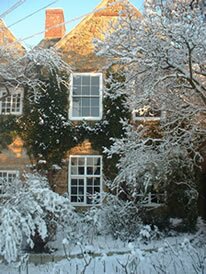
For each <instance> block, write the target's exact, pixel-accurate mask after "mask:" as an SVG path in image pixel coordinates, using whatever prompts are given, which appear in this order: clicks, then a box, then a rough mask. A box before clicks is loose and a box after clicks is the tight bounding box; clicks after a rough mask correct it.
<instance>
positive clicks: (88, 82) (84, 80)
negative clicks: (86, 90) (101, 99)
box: [82, 76, 90, 86]
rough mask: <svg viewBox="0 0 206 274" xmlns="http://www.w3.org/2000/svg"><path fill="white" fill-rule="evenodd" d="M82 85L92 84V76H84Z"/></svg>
mask: <svg viewBox="0 0 206 274" xmlns="http://www.w3.org/2000/svg"><path fill="white" fill-rule="evenodd" d="M82 85H83V86H90V76H82Z"/></svg>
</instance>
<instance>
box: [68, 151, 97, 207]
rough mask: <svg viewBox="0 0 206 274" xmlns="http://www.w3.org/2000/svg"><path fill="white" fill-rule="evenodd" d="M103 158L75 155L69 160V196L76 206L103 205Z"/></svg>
mask: <svg viewBox="0 0 206 274" xmlns="http://www.w3.org/2000/svg"><path fill="white" fill-rule="evenodd" d="M101 192H102V157H101V156H98V155H73V156H70V160H69V196H70V200H71V202H72V203H73V204H74V205H92V204H99V203H101Z"/></svg>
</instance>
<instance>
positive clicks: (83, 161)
mask: <svg viewBox="0 0 206 274" xmlns="http://www.w3.org/2000/svg"><path fill="white" fill-rule="evenodd" d="M78 164H79V166H84V164H85V159H84V157H79V158H78Z"/></svg>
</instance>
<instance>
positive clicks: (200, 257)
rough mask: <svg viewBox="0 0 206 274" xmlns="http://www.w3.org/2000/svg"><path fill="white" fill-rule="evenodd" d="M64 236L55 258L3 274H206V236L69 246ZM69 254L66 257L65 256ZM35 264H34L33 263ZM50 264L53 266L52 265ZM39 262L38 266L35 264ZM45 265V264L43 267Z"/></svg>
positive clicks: (43, 257)
mask: <svg viewBox="0 0 206 274" xmlns="http://www.w3.org/2000/svg"><path fill="white" fill-rule="evenodd" d="M62 236H64V235H60V234H59V236H58V237H57V239H56V240H55V241H54V242H52V243H51V244H50V245H51V246H53V248H57V246H58V250H56V251H55V252H53V253H52V254H41V255H36V254H35V255H32V256H31V257H30V263H25V264H24V265H22V266H21V267H19V266H18V265H12V266H11V265H10V266H7V265H4V264H2V265H1V266H0V273H2V274H16V273H17V274H18V273H22V274H24V273H25V274H44V273H50V274H67V273H68V274H70V273H71V274H80V273H85V274H105V273H107V274H113V273H120V274H121V273H125V274H137V273H138V274H143V273H144V274H147V273H148V274H149V273H150V274H151V273H169V274H173V273H174V274H176V273H178V274H182V273H186V274H193V273H194V274H195V273H201V274H203V273H206V249H205V244H203V241H204V237H205V234H204V233H203V231H198V233H196V234H181V235H178V236H175V237H167V238H164V239H160V240H152V241H147V242H146V241H145V242H144V241H140V240H138V241H135V242H131V243H125V242H122V241H120V240H114V239H112V238H111V237H110V236H106V237H97V238H95V239H92V241H91V243H89V244H85V245H83V244H80V243H78V244H77V245H75V246H72V245H69V243H68V242H67V241H66V240H63V244H61V243H62ZM65 251H66V254H65ZM52 260H53V261H55V262H52ZM32 261H33V263H32ZM48 261H50V262H48ZM34 262H36V264H34ZM41 262H42V263H41Z"/></svg>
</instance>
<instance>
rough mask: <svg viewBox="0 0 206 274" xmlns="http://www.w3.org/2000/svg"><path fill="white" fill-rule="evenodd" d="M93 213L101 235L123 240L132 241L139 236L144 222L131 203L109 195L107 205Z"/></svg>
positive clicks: (106, 200)
mask: <svg viewBox="0 0 206 274" xmlns="http://www.w3.org/2000/svg"><path fill="white" fill-rule="evenodd" d="M93 213H94V215H93V223H94V225H95V227H96V230H97V231H98V232H99V233H101V234H111V235H112V236H113V237H114V238H120V239H122V240H131V239H134V238H135V237H137V236H138V235H139V231H140V228H141V224H142V222H141V219H140V217H139V211H138V208H137V207H136V206H135V205H134V204H133V203H131V202H128V201H123V200H121V199H119V198H118V197H117V196H115V195H112V194H107V195H106V197H105V203H104V204H102V206H101V207H99V208H97V209H96V210H95V211H93ZM90 216H91V214H90Z"/></svg>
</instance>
